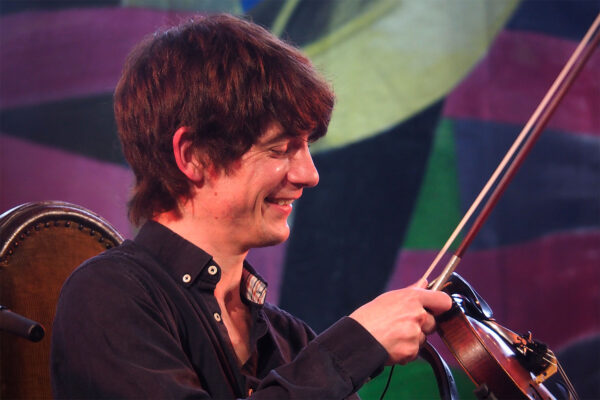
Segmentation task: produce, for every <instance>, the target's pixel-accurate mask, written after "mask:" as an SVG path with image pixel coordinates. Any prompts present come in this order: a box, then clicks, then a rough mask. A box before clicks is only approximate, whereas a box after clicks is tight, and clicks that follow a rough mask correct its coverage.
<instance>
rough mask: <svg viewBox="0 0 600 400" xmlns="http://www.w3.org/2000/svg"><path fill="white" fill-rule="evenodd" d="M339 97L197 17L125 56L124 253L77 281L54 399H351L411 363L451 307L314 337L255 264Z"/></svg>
mask: <svg viewBox="0 0 600 400" xmlns="http://www.w3.org/2000/svg"><path fill="white" fill-rule="evenodd" d="M332 108H333V94H332V92H331V90H330V88H329V86H328V85H327V83H326V82H325V81H324V80H323V79H322V77H320V76H319V75H318V74H317V73H316V72H315V70H314V69H313V67H312V66H311V64H310V62H309V61H308V60H307V59H306V58H305V57H304V56H303V55H302V54H301V53H300V52H298V51H297V50H296V49H294V48H293V47H291V46H289V45H287V44H285V43H283V42H281V41H280V40H279V39H277V38H275V37H273V36H272V35H271V34H269V33H268V32H267V31H266V30H264V29H262V28H260V27H258V26H256V25H254V24H252V23H249V22H246V21H243V20H241V19H238V18H235V17H231V16H227V15H216V16H207V17H199V18H196V19H194V20H192V21H190V22H187V23H185V24H182V25H181V26H178V27H175V28H172V29H170V30H167V31H165V32H161V33H157V34H155V35H154V36H152V37H150V38H148V39H147V40H145V41H144V42H142V43H141V44H140V45H139V46H138V47H136V49H135V50H134V51H133V52H132V54H131V55H130V57H129V59H128V61H127V64H126V66H125V69H124V71H123V75H122V77H121V80H120V81H119V84H118V85H117V89H116V92H115V115H116V119H117V124H118V127H119V135H120V139H121V141H122V144H123V150H124V153H125V156H126V158H127V160H128V162H129V163H130V165H131V167H132V169H133V171H134V173H135V177H136V185H135V189H134V193H133V197H132V200H131V202H130V217H131V219H132V221H133V222H134V223H136V224H140V223H143V225H142V227H141V229H140V231H139V233H138V235H137V236H136V238H135V240H133V241H126V242H125V243H124V244H123V245H121V246H120V247H118V248H116V249H112V250H109V251H107V252H105V253H103V254H102V255H100V256H98V257H95V258H93V259H91V260H89V261H87V262H86V263H84V264H83V265H82V266H80V267H79V268H78V269H77V270H76V271H75V272H74V273H73V275H72V276H71V277H70V278H69V279H68V280H67V282H66V283H65V285H64V287H63V290H62V292H61V298H60V301H59V305H58V311H57V315H56V320H55V323H54V328H53V330H54V331H53V338H52V363H51V364H52V365H51V368H52V381H53V389H54V394H55V397H57V398H105V397H111V398H184V397H186V398H187V397H196V398H234V397H238V398H242V397H252V398H257V399H259V398H278V399H279V398H302V399H321V398H326V399H341V398H346V397H350V396H353V394H354V393H355V392H356V391H357V390H358V389H359V388H360V386H361V385H362V384H364V382H365V381H366V380H367V379H368V378H369V377H370V376H372V375H374V374H376V373H377V372H379V371H380V370H381V367H382V366H383V365H384V364H386V363H389V364H392V363H406V362H409V361H410V360H412V359H414V358H415V357H416V355H417V352H418V349H419V346H420V345H421V344H422V343H423V341H424V340H425V335H426V334H427V333H430V332H431V331H432V330H433V329H434V327H435V322H434V318H433V315H432V314H431V313H433V314H437V313H440V312H443V311H445V310H447V309H448V308H449V307H450V299H449V297H448V296H447V295H446V294H444V293H441V292H431V291H428V290H425V289H423V288H424V286H425V282H420V283H419V284H418V285H414V286H413V287H410V288H406V289H402V290H398V291H393V292H389V293H385V294H383V295H381V296H380V297H378V298H377V299H375V300H373V301H372V302H370V303H368V304H366V305H364V306H362V307H360V308H359V309H357V310H356V311H355V312H353V313H352V314H351V315H350V316H348V317H344V318H342V319H341V320H340V321H338V322H337V323H336V324H334V325H333V326H332V327H330V328H329V329H327V330H326V331H325V332H323V333H322V334H320V335H318V336H315V334H314V333H313V331H312V330H311V329H310V328H309V327H308V326H307V325H306V324H304V323H303V322H302V321H300V320H298V319H296V318H294V317H293V316H291V315H289V314H287V313H286V312H285V311H282V310H280V309H278V308H277V307H275V306H273V305H270V304H268V303H265V301H264V300H265V294H266V283H265V282H263V280H262V279H261V278H260V277H259V276H258V275H257V274H256V272H255V271H254V270H253V269H252V267H251V266H250V265H249V264H248V263H247V262H246V261H245V257H246V255H247V253H248V251H249V249H251V248H254V247H261V246H269V245H273V244H277V243H281V242H283V241H284V240H286V239H287V237H288V235H289V227H288V225H287V218H288V217H289V215H290V213H291V211H292V206H293V202H294V201H295V200H297V199H298V198H300V196H301V195H302V191H303V189H304V188H308V187H312V186H315V185H316V184H317V182H318V180H319V176H318V173H317V171H316V169H315V167H314V165H313V162H312V158H311V155H310V152H309V143H310V142H312V141H314V140H316V139H318V138H319V137H321V136H323V135H324V134H325V132H326V129H327V125H328V122H329V118H330V115H331V111H332Z"/></svg>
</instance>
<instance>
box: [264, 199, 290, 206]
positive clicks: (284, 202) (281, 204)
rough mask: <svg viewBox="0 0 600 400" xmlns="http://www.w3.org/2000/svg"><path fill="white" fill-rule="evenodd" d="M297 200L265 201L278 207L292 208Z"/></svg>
mask: <svg viewBox="0 0 600 400" xmlns="http://www.w3.org/2000/svg"><path fill="white" fill-rule="evenodd" d="M294 200H295V199H278V198H271V197H267V198H266V199H265V201H266V202H267V203H271V204H276V205H278V206H291V205H292V203H293V202H294Z"/></svg>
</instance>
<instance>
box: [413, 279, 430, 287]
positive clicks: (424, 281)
mask: <svg viewBox="0 0 600 400" xmlns="http://www.w3.org/2000/svg"><path fill="white" fill-rule="evenodd" d="M409 287H411V288H419V289H426V288H427V279H425V278H421V279H419V280H418V281H416V282H415V283H413V284H412V285H410V286H409Z"/></svg>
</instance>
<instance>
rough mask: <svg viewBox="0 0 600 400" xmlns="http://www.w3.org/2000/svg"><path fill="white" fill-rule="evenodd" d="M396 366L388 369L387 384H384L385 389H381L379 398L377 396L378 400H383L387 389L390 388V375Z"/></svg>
mask: <svg viewBox="0 0 600 400" xmlns="http://www.w3.org/2000/svg"><path fill="white" fill-rule="evenodd" d="M395 366H396V365H395V364H394V365H392V368H390V373H389V375H388V379H387V383H386V384H385V387H384V388H383V392H381V396H379V400H383V398H384V397H385V393H386V392H387V390H388V388H389V387H390V383H391V382H392V373H393V372H394V367H395Z"/></svg>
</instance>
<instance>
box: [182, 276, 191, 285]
mask: <svg viewBox="0 0 600 400" xmlns="http://www.w3.org/2000/svg"><path fill="white" fill-rule="evenodd" d="M181 280H182V281H183V282H184V283H190V281H191V280H192V277H191V276H190V274H185V275H184V276H183V277H182V278H181Z"/></svg>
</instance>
